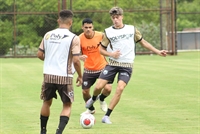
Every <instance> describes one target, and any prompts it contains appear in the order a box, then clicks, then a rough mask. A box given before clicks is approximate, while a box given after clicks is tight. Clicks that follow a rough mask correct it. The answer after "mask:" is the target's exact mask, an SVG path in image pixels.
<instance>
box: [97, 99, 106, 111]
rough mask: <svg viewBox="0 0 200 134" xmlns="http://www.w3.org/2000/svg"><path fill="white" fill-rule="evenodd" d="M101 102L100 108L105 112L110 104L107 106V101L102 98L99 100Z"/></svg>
mask: <svg viewBox="0 0 200 134" xmlns="http://www.w3.org/2000/svg"><path fill="white" fill-rule="evenodd" d="M99 103H100V108H101V110H102V111H104V112H106V111H107V109H108V106H107V104H106V102H105V101H100V100H99Z"/></svg>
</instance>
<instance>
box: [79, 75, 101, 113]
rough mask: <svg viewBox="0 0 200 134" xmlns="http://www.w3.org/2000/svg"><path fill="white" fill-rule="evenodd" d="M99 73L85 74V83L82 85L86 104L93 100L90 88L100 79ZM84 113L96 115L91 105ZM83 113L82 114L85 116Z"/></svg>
mask: <svg viewBox="0 0 200 134" xmlns="http://www.w3.org/2000/svg"><path fill="white" fill-rule="evenodd" d="M98 76H99V73H86V72H84V73H83V83H82V95H83V99H84V101H85V103H86V102H87V101H88V100H89V99H90V98H91V95H90V87H91V86H92V85H93V84H94V83H95V81H96V79H97V78H98ZM83 113H91V114H94V113H95V107H94V106H93V105H91V106H90V107H89V108H88V109H87V110H86V111H85V112H83ZM83 113H81V114H83Z"/></svg>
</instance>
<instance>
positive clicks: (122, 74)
mask: <svg viewBox="0 0 200 134" xmlns="http://www.w3.org/2000/svg"><path fill="white" fill-rule="evenodd" d="M116 74H118V77H117V82H118V81H119V80H122V81H124V82H125V83H126V84H128V82H129V80H130V78H131V75H132V68H129V67H119V66H110V65H106V67H105V68H104V70H103V71H102V72H101V74H100V76H99V78H101V79H104V80H107V81H109V83H113V81H114V79H115V76H116Z"/></svg>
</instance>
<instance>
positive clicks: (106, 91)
mask: <svg viewBox="0 0 200 134" xmlns="http://www.w3.org/2000/svg"><path fill="white" fill-rule="evenodd" d="M111 89H112V84H106V85H105V87H104V89H103V91H102V92H101V94H100V96H99V103H100V108H101V110H102V111H104V112H106V111H107V109H108V106H107V104H106V102H105V101H104V100H105V98H106V97H108V96H109V95H110V93H111Z"/></svg>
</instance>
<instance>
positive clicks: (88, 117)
mask: <svg viewBox="0 0 200 134" xmlns="http://www.w3.org/2000/svg"><path fill="white" fill-rule="evenodd" d="M94 124H95V117H94V116H93V115H92V114H82V115H81V117H80V125H81V126H82V127H83V128H84V129H89V128H92V127H93V126H94Z"/></svg>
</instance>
